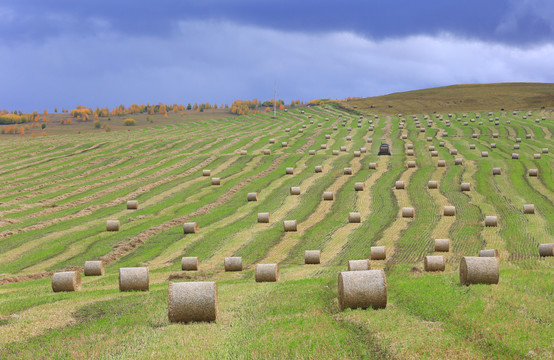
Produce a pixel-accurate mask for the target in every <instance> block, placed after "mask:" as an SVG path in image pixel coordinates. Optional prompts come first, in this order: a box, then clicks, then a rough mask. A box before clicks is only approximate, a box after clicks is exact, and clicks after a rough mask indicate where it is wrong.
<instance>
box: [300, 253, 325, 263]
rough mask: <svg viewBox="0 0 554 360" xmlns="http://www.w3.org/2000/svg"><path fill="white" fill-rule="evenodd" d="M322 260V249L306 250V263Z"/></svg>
mask: <svg viewBox="0 0 554 360" xmlns="http://www.w3.org/2000/svg"><path fill="white" fill-rule="evenodd" d="M320 262H321V250H306V251H305V252H304V264H319V263H320Z"/></svg>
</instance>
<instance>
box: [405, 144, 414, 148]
mask: <svg viewBox="0 0 554 360" xmlns="http://www.w3.org/2000/svg"><path fill="white" fill-rule="evenodd" d="M413 148H414V144H412V143H409V144H406V149H412V150H413Z"/></svg>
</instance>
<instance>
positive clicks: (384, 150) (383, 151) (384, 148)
mask: <svg viewBox="0 0 554 360" xmlns="http://www.w3.org/2000/svg"><path fill="white" fill-rule="evenodd" d="M377 155H390V146H389V144H387V143H382V144H381V146H379V153H378V154H377Z"/></svg>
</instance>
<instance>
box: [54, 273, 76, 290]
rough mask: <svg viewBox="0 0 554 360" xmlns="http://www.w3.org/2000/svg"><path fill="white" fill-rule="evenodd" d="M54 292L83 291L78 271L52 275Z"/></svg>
mask: <svg viewBox="0 0 554 360" xmlns="http://www.w3.org/2000/svg"><path fill="white" fill-rule="evenodd" d="M52 290H53V291H54V292H60V291H79V290H81V274H80V273H79V272H78V271H61V272H57V273H54V275H52Z"/></svg>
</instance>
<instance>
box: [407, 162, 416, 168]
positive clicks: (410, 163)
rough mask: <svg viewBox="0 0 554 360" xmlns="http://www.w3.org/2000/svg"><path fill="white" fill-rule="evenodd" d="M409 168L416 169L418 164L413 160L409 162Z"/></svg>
mask: <svg viewBox="0 0 554 360" xmlns="http://www.w3.org/2000/svg"><path fill="white" fill-rule="evenodd" d="M408 167H409V168H415V167H416V162H415V161H412V160H410V161H408Z"/></svg>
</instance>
